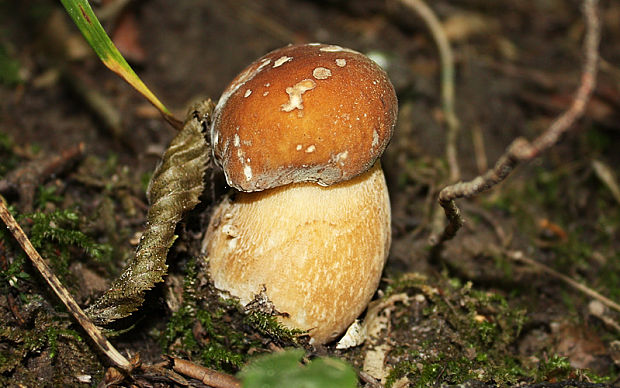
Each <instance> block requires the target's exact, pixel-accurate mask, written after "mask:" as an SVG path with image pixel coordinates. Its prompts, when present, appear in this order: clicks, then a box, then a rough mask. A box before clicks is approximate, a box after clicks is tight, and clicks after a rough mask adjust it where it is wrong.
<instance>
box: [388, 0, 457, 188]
mask: <svg viewBox="0 0 620 388" xmlns="http://www.w3.org/2000/svg"><path fill="white" fill-rule="evenodd" d="M400 1H401V2H402V3H403V4H404V5H406V6H407V7H409V8H410V9H412V10H413V11H415V12H416V13H417V14H418V15H419V16H420V17H421V18H422V20H424V22H425V23H426V26H427V27H428V29H429V30H430V32H431V35H432V36H433V39H434V40H435V44H436V45H437V49H438V50H439V58H440V61H441V100H442V110H443V114H444V119H445V120H446V124H447V126H448V131H447V134H446V159H447V160H448V165H449V166H450V182H456V181H458V180H459V179H460V175H461V173H460V169H459V163H458V157H457V151H456V140H457V137H458V133H459V120H458V118H457V117H456V113H455V112H454V56H453V55H452V49H451V48H450V42H449V41H448V37H447V36H446V33H445V32H444V30H443V27H442V26H441V23H440V22H439V19H437V16H436V15H435V13H434V12H433V10H432V9H431V8H430V7H429V6H428V5H426V3H424V2H423V1H422V0H400Z"/></svg>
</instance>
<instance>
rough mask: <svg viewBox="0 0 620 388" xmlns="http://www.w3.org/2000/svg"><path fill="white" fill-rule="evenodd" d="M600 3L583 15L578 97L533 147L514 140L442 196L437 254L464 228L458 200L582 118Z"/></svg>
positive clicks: (592, 75)
mask: <svg viewBox="0 0 620 388" xmlns="http://www.w3.org/2000/svg"><path fill="white" fill-rule="evenodd" d="M597 3H598V0H585V1H584V7H583V13H584V18H585V22H586V36H585V39H584V54H585V61H584V65H583V70H582V74H581V83H580V85H579V89H577V92H576V94H575V98H574V99H573V102H572V104H571V106H570V107H569V108H568V110H566V111H565V112H564V113H562V114H561V115H560V116H559V117H558V118H557V119H556V120H555V121H554V122H553V123H552V124H551V126H550V127H549V128H548V129H547V130H546V131H545V132H544V133H543V134H542V135H540V136H539V137H538V138H536V139H535V140H534V141H533V142H532V143H530V142H528V141H527V140H526V139H524V138H521V137H519V138H517V139H515V140H514V141H513V142H512V143H511V144H510V146H508V149H507V150H506V152H505V153H504V155H502V156H501V157H500V158H499V160H498V161H497V163H496V164H495V166H494V167H493V169H491V170H489V171H487V172H486V173H485V174H483V175H481V176H478V177H476V178H474V179H473V180H471V181H469V182H459V183H457V184H454V185H451V186H448V187H445V188H444V189H442V190H441V191H440V192H439V204H440V205H441V206H442V207H443V208H444V211H445V213H446V217H447V218H448V221H449V223H448V225H447V226H446V228H445V229H444V231H443V233H442V234H441V235H440V236H436V235H433V236H431V237H430V238H429V242H430V243H431V245H433V246H434V248H435V250H436V251H437V249H439V248H441V246H442V244H443V243H444V242H445V241H447V240H450V239H451V238H453V237H454V236H455V235H456V233H457V231H458V230H459V229H460V228H461V226H463V218H462V217H461V215H460V211H459V209H458V207H457V206H456V203H455V201H454V200H455V199H457V198H469V197H471V196H473V195H476V194H478V193H481V192H483V191H486V190H488V189H490V188H491V187H493V186H495V185H496V184H498V183H499V182H501V181H503V180H504V179H505V178H506V177H507V176H508V175H509V174H510V173H511V172H512V170H514V168H515V167H516V166H517V165H518V164H519V163H521V162H525V161H528V160H531V159H533V158H534V157H536V156H537V155H538V154H539V153H541V152H542V151H545V150H547V149H548V148H550V147H552V146H553V145H555V144H556V143H557V141H558V139H559V138H560V136H561V135H562V134H564V133H565V132H566V131H567V130H568V129H569V128H570V127H571V125H573V124H574V123H575V121H576V120H577V119H578V118H580V117H581V116H582V115H583V113H584V111H585V108H586V103H587V102H588V101H589V99H590V96H591V95H592V91H593V90H594V85H595V83H596V73H597V60H598V45H599V41H600V37H601V33H600V21H599V17H598V15H597Z"/></svg>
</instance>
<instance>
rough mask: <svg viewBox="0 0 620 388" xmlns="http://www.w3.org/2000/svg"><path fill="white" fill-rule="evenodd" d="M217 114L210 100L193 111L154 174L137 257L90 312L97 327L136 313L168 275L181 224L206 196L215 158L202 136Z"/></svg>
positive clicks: (198, 105)
mask: <svg viewBox="0 0 620 388" xmlns="http://www.w3.org/2000/svg"><path fill="white" fill-rule="evenodd" d="M212 110H213V103H212V102H211V100H207V101H203V102H201V103H198V104H196V105H194V107H193V108H192V109H191V110H190V112H189V114H188V118H187V119H186V121H185V124H184V126H183V129H182V130H181V132H179V134H178V135H177V136H176V137H175V138H174V139H173V140H172V142H171V143H170V146H169V147H168V149H167V150H166V152H165V153H164V155H163V157H162V160H161V163H160V164H159V166H157V168H156V169H155V172H154V174H153V178H152V179H151V183H150V184H149V189H148V191H147V197H148V199H149V203H150V208H149V212H148V216H147V223H146V229H145V231H144V233H143V234H142V238H141V239H140V244H139V245H138V249H137V250H136V255H135V257H134V259H133V260H132V261H131V262H130V263H129V265H128V266H127V268H125V270H124V271H123V273H122V274H121V276H120V277H119V278H118V279H117V280H116V281H115V282H114V283H113V284H112V287H110V289H109V290H108V291H107V292H106V293H105V294H103V296H101V298H99V299H98V300H97V301H96V302H95V303H94V304H93V305H92V306H91V307H90V308H89V309H88V310H87V313H88V314H89V316H90V317H91V318H92V319H93V321H95V323H97V324H106V323H110V322H112V321H115V320H117V319H120V318H124V317H126V316H128V315H130V314H131V313H132V312H134V311H136V310H137V309H138V307H139V306H140V305H141V304H142V302H143V301H144V292H145V291H147V290H149V289H151V288H152V287H153V285H154V284H155V283H158V282H161V281H162V277H163V276H164V275H165V274H166V271H167V268H168V266H167V265H166V255H167V254H168V250H169V249H170V247H171V246H172V243H173V242H174V240H175V239H176V236H175V234H174V229H175V227H176V224H177V223H178V222H179V221H180V220H181V217H182V216H183V214H184V213H185V212H187V211H189V210H191V209H193V208H194V207H195V206H196V205H197V204H198V202H199V201H198V197H199V196H200V194H201V193H202V191H203V186H204V185H203V177H204V175H205V172H206V170H207V166H208V165H209V163H210V156H209V155H210V154H211V153H210V149H209V147H210V145H209V144H208V143H207V141H206V139H205V136H204V135H203V132H204V130H205V128H207V127H208V122H209V121H210V118H211V112H212Z"/></svg>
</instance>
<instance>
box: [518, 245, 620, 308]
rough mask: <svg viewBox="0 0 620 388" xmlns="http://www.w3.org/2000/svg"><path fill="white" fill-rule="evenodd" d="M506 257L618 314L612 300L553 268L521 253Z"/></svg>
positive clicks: (616, 304) (616, 306)
mask: <svg viewBox="0 0 620 388" xmlns="http://www.w3.org/2000/svg"><path fill="white" fill-rule="evenodd" d="M506 255H507V256H508V257H509V258H511V259H512V260H515V261H520V262H522V263H525V264H527V265H530V266H532V267H536V268H538V269H540V270H541V271H543V272H545V273H547V274H549V275H551V276H553V277H554V278H556V279H560V280H562V281H563V282H565V283H567V284H568V285H570V286H571V287H573V288H575V289H577V290H579V291H581V292H583V293H584V294H586V295H588V296H589V297H591V298H594V299H596V300H598V301H600V302H601V303H603V304H604V305H605V306H607V307H609V308H611V309H614V310H616V311H618V312H620V305H619V304H618V303H616V302H614V301H613V300H611V299H609V298H606V297H604V296H603V295H601V294H599V293H598V292H596V291H594V290H593V289H591V288H589V287H586V286H584V285H583V284H581V283H577V282H576V281H574V280H573V279H571V278H569V277H568V276H566V275H564V274H561V273H559V272H558V271H556V270H554V269H553V268H549V267H547V266H546V265H544V264H542V263H539V262H538V261H536V260H532V259H530V258H529V257H526V256H525V255H524V254H523V252H521V251H506Z"/></svg>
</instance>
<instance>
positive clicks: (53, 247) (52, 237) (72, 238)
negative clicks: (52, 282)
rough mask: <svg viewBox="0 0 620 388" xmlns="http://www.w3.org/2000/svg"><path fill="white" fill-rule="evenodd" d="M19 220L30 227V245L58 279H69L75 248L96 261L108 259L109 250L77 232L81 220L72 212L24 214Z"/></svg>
mask: <svg viewBox="0 0 620 388" xmlns="http://www.w3.org/2000/svg"><path fill="white" fill-rule="evenodd" d="M18 220H19V222H20V223H22V224H25V225H29V226H30V232H29V238H30V241H31V242H32V245H33V246H34V247H35V249H37V251H39V253H40V254H41V255H42V256H43V257H45V258H46V259H48V260H49V261H50V263H51V266H52V269H53V270H54V272H55V273H56V274H57V275H58V276H60V277H61V278H63V277H66V276H67V275H68V268H69V261H70V259H72V258H74V253H75V252H74V251H73V249H74V248H79V249H80V250H81V251H82V252H84V253H85V254H86V255H87V256H89V257H91V258H94V259H95V260H101V261H103V260H109V258H110V255H111V252H112V248H111V247H110V246H109V245H106V244H99V243H96V242H95V241H94V240H93V239H92V238H91V237H90V236H87V235H86V234H85V233H83V232H82V231H81V230H80V229H81V228H82V224H83V220H81V219H80V216H79V215H78V213H77V212H75V211H74V210H56V211H52V212H49V213H43V212H37V213H32V214H25V215H22V216H19V217H18ZM64 280H67V279H64Z"/></svg>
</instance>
